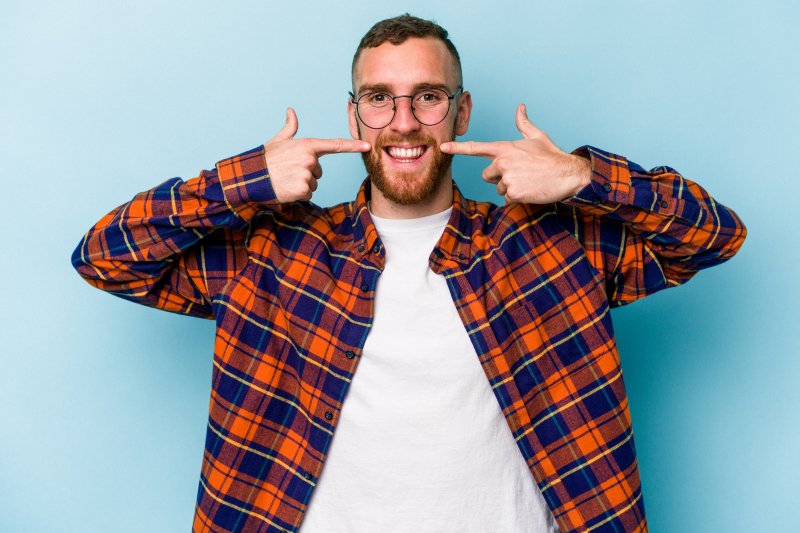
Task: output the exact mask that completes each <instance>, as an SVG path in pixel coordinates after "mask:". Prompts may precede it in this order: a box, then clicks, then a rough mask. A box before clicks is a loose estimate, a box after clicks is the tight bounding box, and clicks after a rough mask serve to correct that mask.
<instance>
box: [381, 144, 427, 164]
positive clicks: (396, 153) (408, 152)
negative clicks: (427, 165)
mask: <svg viewBox="0 0 800 533" xmlns="http://www.w3.org/2000/svg"><path fill="white" fill-rule="evenodd" d="M383 151H384V152H386V154H387V155H388V156H389V157H391V158H392V159H394V160H395V161H397V162H398V163H413V162H415V161H417V160H418V159H419V158H421V157H422V156H423V154H425V152H427V151H428V147H427V146H425V145H420V146H409V147H405V146H387V147H385V148H384V149H383Z"/></svg>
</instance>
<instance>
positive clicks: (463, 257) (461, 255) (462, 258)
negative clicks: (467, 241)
mask: <svg viewBox="0 0 800 533" xmlns="http://www.w3.org/2000/svg"><path fill="white" fill-rule="evenodd" d="M458 258H459V259H461V260H462V261H463V260H464V259H466V258H467V256H466V255H464V254H458Z"/></svg>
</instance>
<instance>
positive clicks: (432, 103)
mask: <svg viewBox="0 0 800 533" xmlns="http://www.w3.org/2000/svg"><path fill="white" fill-rule="evenodd" d="M462 91H463V88H462V87H461V86H459V87H458V88H457V89H456V92H455V93H453V94H452V95H451V94H447V91H445V90H444V89H435V88H430V89H422V90H420V91H417V92H415V93H414V94H404V95H400V96H392V95H391V94H389V93H386V92H382V91H375V92H371V93H366V94H362V95H361V96H359V97H358V99H356V96H355V95H354V94H353V93H349V94H350V102H352V103H354V104H355V105H356V114H358V118H359V119H361V122H363V123H364V125H365V126H366V127H368V128H370V129H373V130H379V129H382V128H385V127H386V126H388V125H389V124H391V122H392V120H394V116H395V114H396V113H397V99H398V98H408V99H410V102H411V114H412V115H414V118H416V119H417V121H419V123H420V124H422V125H424V126H435V125H436V124H438V123H440V122H441V121H443V120H444V119H445V117H446V116H447V113H448V112H449V111H450V102H451V101H452V100H453V99H454V98H455V97H456V96H457V95H458V93H460V92H462Z"/></svg>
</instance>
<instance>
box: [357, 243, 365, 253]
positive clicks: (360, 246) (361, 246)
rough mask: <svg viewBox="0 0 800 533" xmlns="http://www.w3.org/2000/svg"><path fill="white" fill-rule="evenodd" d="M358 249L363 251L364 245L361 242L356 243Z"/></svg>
mask: <svg viewBox="0 0 800 533" xmlns="http://www.w3.org/2000/svg"><path fill="white" fill-rule="evenodd" d="M358 251H359V252H363V251H364V245H363V244H359V245H358Z"/></svg>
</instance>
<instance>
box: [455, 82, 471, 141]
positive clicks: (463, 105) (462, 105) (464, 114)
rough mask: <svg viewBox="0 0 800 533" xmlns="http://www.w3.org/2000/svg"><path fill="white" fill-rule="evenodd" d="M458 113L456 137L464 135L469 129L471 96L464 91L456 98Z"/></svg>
mask: <svg viewBox="0 0 800 533" xmlns="http://www.w3.org/2000/svg"><path fill="white" fill-rule="evenodd" d="M457 110H458V112H457V113H456V127H455V132H456V135H458V136H460V135H464V134H465V133H467V130H468V129H469V117H470V113H472V95H471V94H469V91H464V92H463V93H461V94H460V95H459V96H458V107H457Z"/></svg>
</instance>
